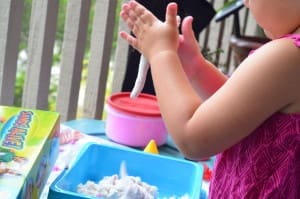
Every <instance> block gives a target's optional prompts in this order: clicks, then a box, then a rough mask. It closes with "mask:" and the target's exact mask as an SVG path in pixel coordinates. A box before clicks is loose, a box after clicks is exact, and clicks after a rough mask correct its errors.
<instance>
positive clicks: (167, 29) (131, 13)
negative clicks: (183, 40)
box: [120, 1, 179, 63]
mask: <svg viewBox="0 0 300 199" xmlns="http://www.w3.org/2000/svg"><path fill="white" fill-rule="evenodd" d="M120 15H121V18H122V19H123V20H124V21H125V22H126V23H127V25H128V27H129V28H130V29H131V31H132V32H133V34H134V35H135V37H134V36H131V35H130V34H129V33H127V32H123V31H121V32H120V36H121V37H122V38H123V39H125V40H126V41H127V42H128V43H129V44H130V45H132V46H133V47H134V48H136V49H137V50H138V51H140V53H141V54H143V55H144V56H145V57H146V59H147V60H148V61H149V62H150V63H151V60H152V59H153V57H155V56H156V55H158V54H159V53H161V52H164V51H176V52H177V48H178V45H179V36H178V35H179V34H178V28H177V19H176V18H177V4H176V3H170V4H168V7H167V11H166V21H165V22H162V21H160V20H159V19H157V18H156V17H155V16H154V15H153V14H152V13H151V12H150V11H148V10H147V9H146V8H145V7H143V6H142V5H140V4H139V3H137V2H135V1H130V2H129V3H125V4H123V6H122V10H121V13H120Z"/></svg>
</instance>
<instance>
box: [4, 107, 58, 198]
mask: <svg viewBox="0 0 300 199" xmlns="http://www.w3.org/2000/svg"><path fill="white" fill-rule="evenodd" d="M58 150H59V114H58V113H56V112H50V111H41V110H32V109H24V108H17V107H8V106H0V198H7V199H12V198H22V199H24V198H25V199H27V198H39V195H40V194H41V191H42V189H43V186H44V185H45V183H46V181H47V178H48V176H49V174H50V172H51V170H52V167H53V165H54V163H55V160H56V158H57V155H58Z"/></svg>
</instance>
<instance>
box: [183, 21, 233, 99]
mask: <svg viewBox="0 0 300 199" xmlns="http://www.w3.org/2000/svg"><path fill="white" fill-rule="evenodd" d="M192 21H193V18H192V17H186V18H184V19H183V21H182V35H180V38H179V39H180V40H179V48H178V56H179V58H180V61H181V63H182V65H183V68H184V71H185V73H186V74H187V76H188V78H189V80H190V82H191V83H192V85H193V87H194V88H195V89H196V91H197V92H198V94H199V95H200V96H201V97H202V98H203V99H207V98H208V97H210V96H211V95H212V94H213V93H214V92H215V91H216V90H218V89H219V88H220V87H221V86H222V85H223V84H224V82H225V81H226V80H227V77H226V76H225V75H224V74H223V73H222V72H221V71H219V70H218V68H217V67H216V66H214V65H213V64H212V63H210V62H209V61H207V60H206V59H205V58H204V57H203V55H202V54H201V52H200V48H199V44H198V42H197V40H196V38H195V34H194V33H193V29H192Z"/></svg>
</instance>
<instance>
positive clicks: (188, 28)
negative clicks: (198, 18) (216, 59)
mask: <svg viewBox="0 0 300 199" xmlns="http://www.w3.org/2000/svg"><path fill="white" fill-rule="evenodd" d="M192 23H193V18H192V17H191V16H189V17H185V18H184V19H183V21H182V26H181V32H182V35H180V38H179V47H178V56H179V58H180V61H181V64H182V66H183V68H184V70H185V72H186V74H187V75H188V76H190V75H192V74H193V73H195V70H196V67H199V66H201V65H203V63H205V62H206V60H205V58H204V57H203V56H202V54H201V51H200V47H199V44H198V41H197V40H196V38H195V34H194V32H193V28H192Z"/></svg>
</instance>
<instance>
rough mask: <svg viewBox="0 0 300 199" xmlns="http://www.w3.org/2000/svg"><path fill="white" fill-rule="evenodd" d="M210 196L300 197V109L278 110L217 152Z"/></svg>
mask: <svg viewBox="0 0 300 199" xmlns="http://www.w3.org/2000/svg"><path fill="white" fill-rule="evenodd" d="M286 37H288V38H291V39H293V40H294V43H295V45H296V46H298V47H300V35H288V36H286ZM299 67H300V66H299ZM209 198H213V199H220V198H226V199H230V198H232V199H240V198H250V199H252V198H254V199H258V198H259V199H260V198H272V199H274V198H283V199H286V198H287V199H294V198H300V113H298V114H296V113H295V114H283V113H275V114H274V115H272V116H271V117H270V118H269V119H268V120H266V121H265V122H264V123H263V124H262V125H261V126H260V127H258V128H257V129H256V130H255V131H254V132H253V133H251V134H250V135H249V136H247V137H246V138H244V139H243V140H242V141H240V142H239V143H237V144H236V145H234V146H232V147H231V148H229V149H227V150H226V151H224V152H223V153H221V154H219V155H217V158H216V162H215V165H214V171H213V177H212V180H211V183H210V190H209Z"/></svg>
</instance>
